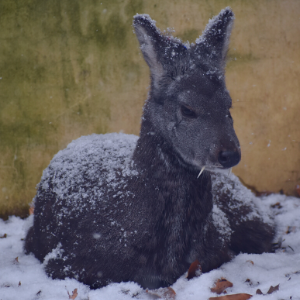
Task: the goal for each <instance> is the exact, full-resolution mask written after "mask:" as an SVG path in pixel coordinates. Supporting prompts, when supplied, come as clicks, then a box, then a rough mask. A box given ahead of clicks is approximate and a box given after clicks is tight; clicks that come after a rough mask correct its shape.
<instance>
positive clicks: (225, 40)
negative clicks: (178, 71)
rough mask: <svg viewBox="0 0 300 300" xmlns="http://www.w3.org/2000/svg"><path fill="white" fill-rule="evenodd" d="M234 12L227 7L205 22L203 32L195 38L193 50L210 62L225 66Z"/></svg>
mask: <svg viewBox="0 0 300 300" xmlns="http://www.w3.org/2000/svg"><path fill="white" fill-rule="evenodd" d="M233 21H234V14H233V12H232V10H231V9H230V8H229V7H227V8H225V9H223V10H222V11H221V12H220V13H219V14H218V15H217V16H215V17H214V18H212V19H211V20H210V21H209V23H208V24H207V26H206V28H205V30H204V32H203V34H202V35H201V36H200V37H199V38H198V39H197V40H196V46H195V51H196V52H198V53H201V54H202V55H206V58H207V59H208V60H209V61H210V62H215V63H217V64H219V65H221V67H225V58H226V53H227V50H228V45H229V38H230V34H231V29H232V26H233Z"/></svg>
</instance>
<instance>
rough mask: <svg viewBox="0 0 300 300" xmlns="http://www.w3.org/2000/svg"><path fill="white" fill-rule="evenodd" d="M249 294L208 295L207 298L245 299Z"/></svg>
mask: <svg viewBox="0 0 300 300" xmlns="http://www.w3.org/2000/svg"><path fill="white" fill-rule="evenodd" d="M251 297H252V295H250V294H232V295H225V296H219V297H210V298H209V300H247V299H250V298H251Z"/></svg>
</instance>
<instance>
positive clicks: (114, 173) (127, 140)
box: [37, 133, 138, 211]
mask: <svg viewBox="0 0 300 300" xmlns="http://www.w3.org/2000/svg"><path fill="white" fill-rule="evenodd" d="M137 139H138V137H137V136H135V135H129V134H122V133H109V134H99V135H98V134H92V135H89V136H83V137H80V138H78V139H77V140H74V141H72V142H71V143H70V144H69V145H68V146H67V148H65V149H64V150H61V151H59V152H58V153H57V154H56V155H55V156H54V158H53V159H52V161H51V163H50V165H49V166H48V168H47V169H45V170H44V172H43V176H42V180H41V182H40V184H39V187H40V188H42V191H40V189H39V191H38V194H37V197H39V194H41V193H43V194H44V193H47V192H48V191H50V192H51V193H54V195H55V204H58V205H59V204H60V203H62V201H63V202H64V205H66V206H67V207H69V208H71V207H72V210H73V211H74V209H75V210H76V209H78V210H80V211H82V210H83V209H84V207H89V208H93V207H94V208H96V206H97V205H99V201H104V202H105V201H108V200H109V199H108V198H107V197H108V196H107V195H111V196H112V197H116V196H118V198H122V196H123V195H122V193H124V190H126V183H127V178H128V177H130V178H132V177H134V176H137V175H138V173H137V171H136V170H135V169H134V165H133V163H132V155H133V151H134V149H135V146H136V142H137ZM120 193H121V194H120ZM127 196H128V195H127Z"/></svg>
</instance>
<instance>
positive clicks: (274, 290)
mask: <svg viewBox="0 0 300 300" xmlns="http://www.w3.org/2000/svg"><path fill="white" fill-rule="evenodd" d="M278 290H279V284H277V285H276V286H272V285H271V286H270V288H269V290H268V292H267V294H272V293H274V292H276V291H278ZM256 294H257V295H267V294H264V293H263V292H262V291H261V290H260V289H257V290H256Z"/></svg>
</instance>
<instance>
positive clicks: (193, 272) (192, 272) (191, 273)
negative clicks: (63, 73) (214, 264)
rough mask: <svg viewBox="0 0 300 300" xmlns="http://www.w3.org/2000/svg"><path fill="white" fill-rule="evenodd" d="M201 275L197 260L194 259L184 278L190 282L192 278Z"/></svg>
mask: <svg viewBox="0 0 300 300" xmlns="http://www.w3.org/2000/svg"><path fill="white" fill-rule="evenodd" d="M201 273H202V269H201V265H200V263H199V261H198V259H196V260H195V261H194V262H192V263H191V265H190V267H189V270H188V273H187V276H186V278H187V279H188V280H190V279H192V278H194V277H199V276H200V275H201Z"/></svg>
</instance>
